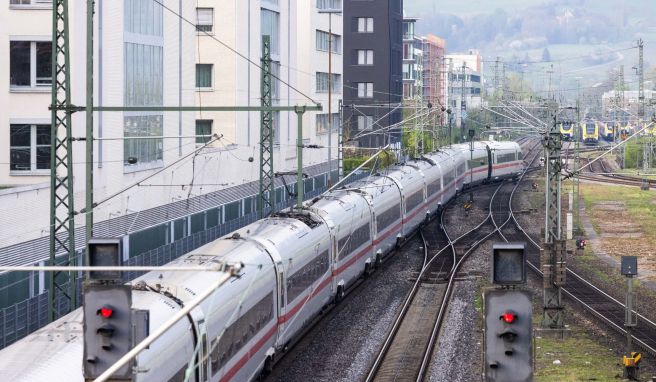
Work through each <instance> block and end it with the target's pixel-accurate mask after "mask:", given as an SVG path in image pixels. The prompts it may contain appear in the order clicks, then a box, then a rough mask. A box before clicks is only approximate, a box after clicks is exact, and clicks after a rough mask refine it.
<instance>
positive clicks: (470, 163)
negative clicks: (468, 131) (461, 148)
mask: <svg viewBox="0 0 656 382" xmlns="http://www.w3.org/2000/svg"><path fill="white" fill-rule="evenodd" d="M481 166H487V156H484V157H479V158H474V159H469V160H467V168H468V169H470V170H471V169H472V168H476V167H481Z"/></svg>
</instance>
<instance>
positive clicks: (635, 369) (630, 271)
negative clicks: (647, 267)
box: [620, 256, 642, 381]
mask: <svg viewBox="0 0 656 382" xmlns="http://www.w3.org/2000/svg"><path fill="white" fill-rule="evenodd" d="M620 271H621V273H622V275H623V276H625V277H626V288H627V289H626V304H625V307H626V308H625V313H624V319H625V323H624V327H625V328H626V354H627V355H625V356H623V357H622V365H623V366H624V378H627V379H630V380H632V381H636V380H638V378H639V377H640V360H641V358H642V355H641V354H640V353H638V352H635V351H632V344H631V339H632V338H631V332H632V330H633V328H634V327H635V326H637V325H638V323H637V320H636V317H635V316H634V315H633V312H632V311H633V276H637V275H638V258H637V257H636V256H622V261H621V268H620Z"/></svg>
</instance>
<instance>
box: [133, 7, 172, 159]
mask: <svg viewBox="0 0 656 382" xmlns="http://www.w3.org/2000/svg"><path fill="white" fill-rule="evenodd" d="M163 23H164V12H163V8H162V6H161V5H159V4H157V3H155V2H153V1H149V0H125V9H124V32H126V33H124V34H123V39H124V67H125V73H124V93H123V94H124V102H125V105H126V106H161V105H163V103H164V46H163V45H164V41H163V39H162V38H161V37H163V35H164V28H163ZM123 135H124V137H125V139H124V141H123V163H124V165H125V166H126V168H127V167H132V166H135V167H134V168H136V169H137V170H140V169H146V168H151V167H152V165H149V163H155V162H160V161H162V160H163V153H164V141H163V135H164V115H163V114H162V113H161V112H160V113H157V112H136V113H127V112H126V113H124V116H123ZM135 163H136V164H135ZM144 164H145V165H146V166H145V167H143V166H141V165H144ZM155 164H156V163H155Z"/></svg>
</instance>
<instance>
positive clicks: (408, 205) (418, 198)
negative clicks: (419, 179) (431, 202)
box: [405, 190, 424, 214]
mask: <svg viewBox="0 0 656 382" xmlns="http://www.w3.org/2000/svg"><path fill="white" fill-rule="evenodd" d="M423 201H424V190H419V191H417V192H415V193H414V194H412V195H410V196H408V199H406V201H405V213H406V214H407V213H408V212H410V211H412V210H414V209H415V208H417V206H419V205H420V204H421V202H423Z"/></svg>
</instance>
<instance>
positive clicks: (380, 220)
mask: <svg viewBox="0 0 656 382" xmlns="http://www.w3.org/2000/svg"><path fill="white" fill-rule="evenodd" d="M399 218H401V206H400V205H398V204H397V205H395V206H394V207H392V208H389V209H388V210H387V211H385V212H383V213H381V214H380V215H378V216H376V228H377V229H378V232H381V231H382V230H383V229H385V228H387V227H389V226H390V225H391V224H392V223H394V222H396V221H398V220H399Z"/></svg>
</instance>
